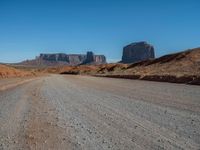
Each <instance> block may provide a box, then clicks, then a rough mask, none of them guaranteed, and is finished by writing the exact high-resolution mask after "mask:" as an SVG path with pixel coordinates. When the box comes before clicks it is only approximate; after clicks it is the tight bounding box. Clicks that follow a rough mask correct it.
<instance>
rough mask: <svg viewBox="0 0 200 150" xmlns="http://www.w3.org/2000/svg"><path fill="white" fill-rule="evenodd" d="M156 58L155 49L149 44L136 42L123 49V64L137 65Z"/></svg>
mask: <svg viewBox="0 0 200 150" xmlns="http://www.w3.org/2000/svg"><path fill="white" fill-rule="evenodd" d="M152 58H155V54H154V47H153V46H152V45H150V44H148V43H147V42H136V43H132V44H130V45H127V46H125V47H124V49H123V56H122V61H121V62H122V63H135V62H139V61H143V60H147V59H152Z"/></svg>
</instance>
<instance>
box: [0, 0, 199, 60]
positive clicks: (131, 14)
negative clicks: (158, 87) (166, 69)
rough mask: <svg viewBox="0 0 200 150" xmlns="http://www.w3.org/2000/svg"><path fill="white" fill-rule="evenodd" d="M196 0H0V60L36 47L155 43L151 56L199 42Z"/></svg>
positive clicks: (103, 49) (118, 47) (113, 51)
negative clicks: (153, 53)
mask: <svg viewBox="0 0 200 150" xmlns="http://www.w3.org/2000/svg"><path fill="white" fill-rule="evenodd" d="M199 8H200V1H199V0H54V1H53V0H0V62H18V61H22V60H25V59H31V58H34V57H35V56H36V55H39V53H54V52H64V53H86V51H87V50H92V51H94V53H96V54H105V55H106V57H107V59H108V60H109V61H117V60H120V59H121V56H122V49H123V46H125V45H127V44H129V43H132V42H137V41H147V42H149V43H151V44H153V45H154V47H155V50H156V56H157V57H158V56H161V55H164V54H168V53H172V52H176V51H180V50H184V49H188V48H194V47H200V10H199Z"/></svg>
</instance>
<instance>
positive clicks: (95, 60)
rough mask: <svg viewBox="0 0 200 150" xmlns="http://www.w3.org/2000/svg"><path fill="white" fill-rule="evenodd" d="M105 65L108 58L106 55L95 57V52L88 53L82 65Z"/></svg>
mask: <svg viewBox="0 0 200 150" xmlns="http://www.w3.org/2000/svg"><path fill="white" fill-rule="evenodd" d="M93 63H95V64H104V63H106V57H105V56H104V55H94V53H93V52H91V51H89V52H87V55H86V59H85V60H84V61H83V63H82V64H93Z"/></svg>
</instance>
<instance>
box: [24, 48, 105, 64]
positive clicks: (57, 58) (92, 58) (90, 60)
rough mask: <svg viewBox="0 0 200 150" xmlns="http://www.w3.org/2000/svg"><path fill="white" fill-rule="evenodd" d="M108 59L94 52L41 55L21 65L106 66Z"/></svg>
mask: <svg viewBox="0 0 200 150" xmlns="http://www.w3.org/2000/svg"><path fill="white" fill-rule="evenodd" d="M105 63H106V57H105V56H104V55H94V53H93V52H91V51H90V52H87V54H64V53H56V54H40V56H37V57H36V59H33V60H27V61H23V62H21V63H20V65H26V66H43V67H47V66H58V65H71V66H76V65H84V64H105Z"/></svg>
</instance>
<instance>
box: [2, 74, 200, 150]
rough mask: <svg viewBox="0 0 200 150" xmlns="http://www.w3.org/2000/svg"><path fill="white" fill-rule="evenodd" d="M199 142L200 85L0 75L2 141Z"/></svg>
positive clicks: (153, 145) (188, 149)
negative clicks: (11, 77)
mask: <svg viewBox="0 0 200 150" xmlns="http://www.w3.org/2000/svg"><path fill="white" fill-rule="evenodd" d="M199 148H200V86H194V85H185V84H173V83H161V82H151V81H138V80H128V79H111V78H100V77H89V76H79V75H76V76H72V75H63V76H62V75H47V76H43V77H34V78H27V79H2V80H0V149H6V150H10V149H13V150H14V149H59V150H62V149H63V150H64V149H78V150H79V149H80V150H82V149H85V150H88V149H91V150H94V149H99V150H102V149H114V150H116V149H119V150H121V149H127V150H128V149H129V150H133V149H139V150H140V149H142V150H145V149H152V150H156V149H158V150H160V149H173V150H175V149H181V150H182V149H185V150H193V149H194V150H195V149H196V150H197V149H199Z"/></svg>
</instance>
